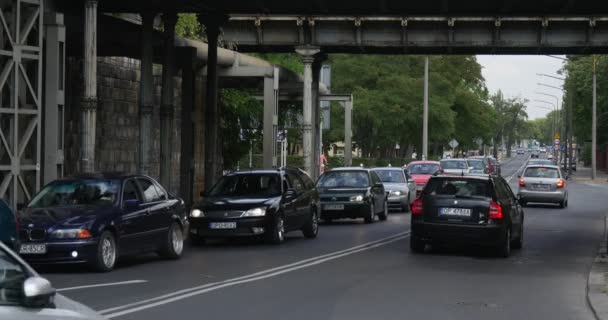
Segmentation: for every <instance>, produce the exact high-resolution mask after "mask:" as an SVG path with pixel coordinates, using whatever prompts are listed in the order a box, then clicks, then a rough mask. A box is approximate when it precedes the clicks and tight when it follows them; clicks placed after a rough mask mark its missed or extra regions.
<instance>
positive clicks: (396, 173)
mask: <svg viewBox="0 0 608 320" xmlns="http://www.w3.org/2000/svg"><path fill="white" fill-rule="evenodd" d="M374 171H376V173H377V174H378V176H380V180H382V182H388V183H405V176H404V175H403V171H401V170H374Z"/></svg>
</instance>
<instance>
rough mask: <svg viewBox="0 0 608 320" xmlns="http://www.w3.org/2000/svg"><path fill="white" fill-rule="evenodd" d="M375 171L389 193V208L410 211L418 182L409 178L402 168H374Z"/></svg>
mask: <svg viewBox="0 0 608 320" xmlns="http://www.w3.org/2000/svg"><path fill="white" fill-rule="evenodd" d="M374 172H376V173H377V174H378V176H379V177H380V180H382V183H383V184H384V190H385V191H386V192H387V193H388V208H389V210H397V211H405V212H409V211H410V203H412V201H414V199H416V182H414V180H413V179H408V177H407V174H406V173H405V171H404V170H403V169H401V168H394V167H382V168H374Z"/></svg>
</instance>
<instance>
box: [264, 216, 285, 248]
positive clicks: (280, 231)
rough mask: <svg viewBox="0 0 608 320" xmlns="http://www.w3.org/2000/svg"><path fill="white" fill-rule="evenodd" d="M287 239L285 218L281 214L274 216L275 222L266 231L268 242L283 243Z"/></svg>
mask: <svg viewBox="0 0 608 320" xmlns="http://www.w3.org/2000/svg"><path fill="white" fill-rule="evenodd" d="M283 241H285V220H283V217H281V216H280V215H279V216H277V217H276V218H274V224H273V226H272V227H271V229H270V230H268V232H266V242H268V243H270V244H275V245H276V244H281V243H283Z"/></svg>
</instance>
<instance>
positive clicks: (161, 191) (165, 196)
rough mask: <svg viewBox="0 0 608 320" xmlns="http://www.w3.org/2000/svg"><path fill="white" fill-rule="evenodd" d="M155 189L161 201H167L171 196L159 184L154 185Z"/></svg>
mask: <svg viewBox="0 0 608 320" xmlns="http://www.w3.org/2000/svg"><path fill="white" fill-rule="evenodd" d="M154 187H155V188H156V193H157V194H158V197H159V198H160V199H161V200H167V199H168V198H169V195H168V194H167V192H166V191H165V189H163V188H162V187H161V186H160V185H159V184H158V183H154Z"/></svg>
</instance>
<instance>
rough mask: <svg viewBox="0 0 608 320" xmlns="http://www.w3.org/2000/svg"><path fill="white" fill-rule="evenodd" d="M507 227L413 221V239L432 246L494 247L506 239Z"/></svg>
mask: <svg viewBox="0 0 608 320" xmlns="http://www.w3.org/2000/svg"><path fill="white" fill-rule="evenodd" d="M505 234H506V232H505V227H504V226H503V225H500V224H496V225H489V224H488V225H455V224H450V223H431V222H415V221H412V234H411V237H412V238H414V239H416V240H419V241H423V242H426V243H430V244H443V245H450V244H472V245H478V246H482V247H493V246H496V245H498V244H500V243H501V242H502V241H503V240H504V237H505Z"/></svg>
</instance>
